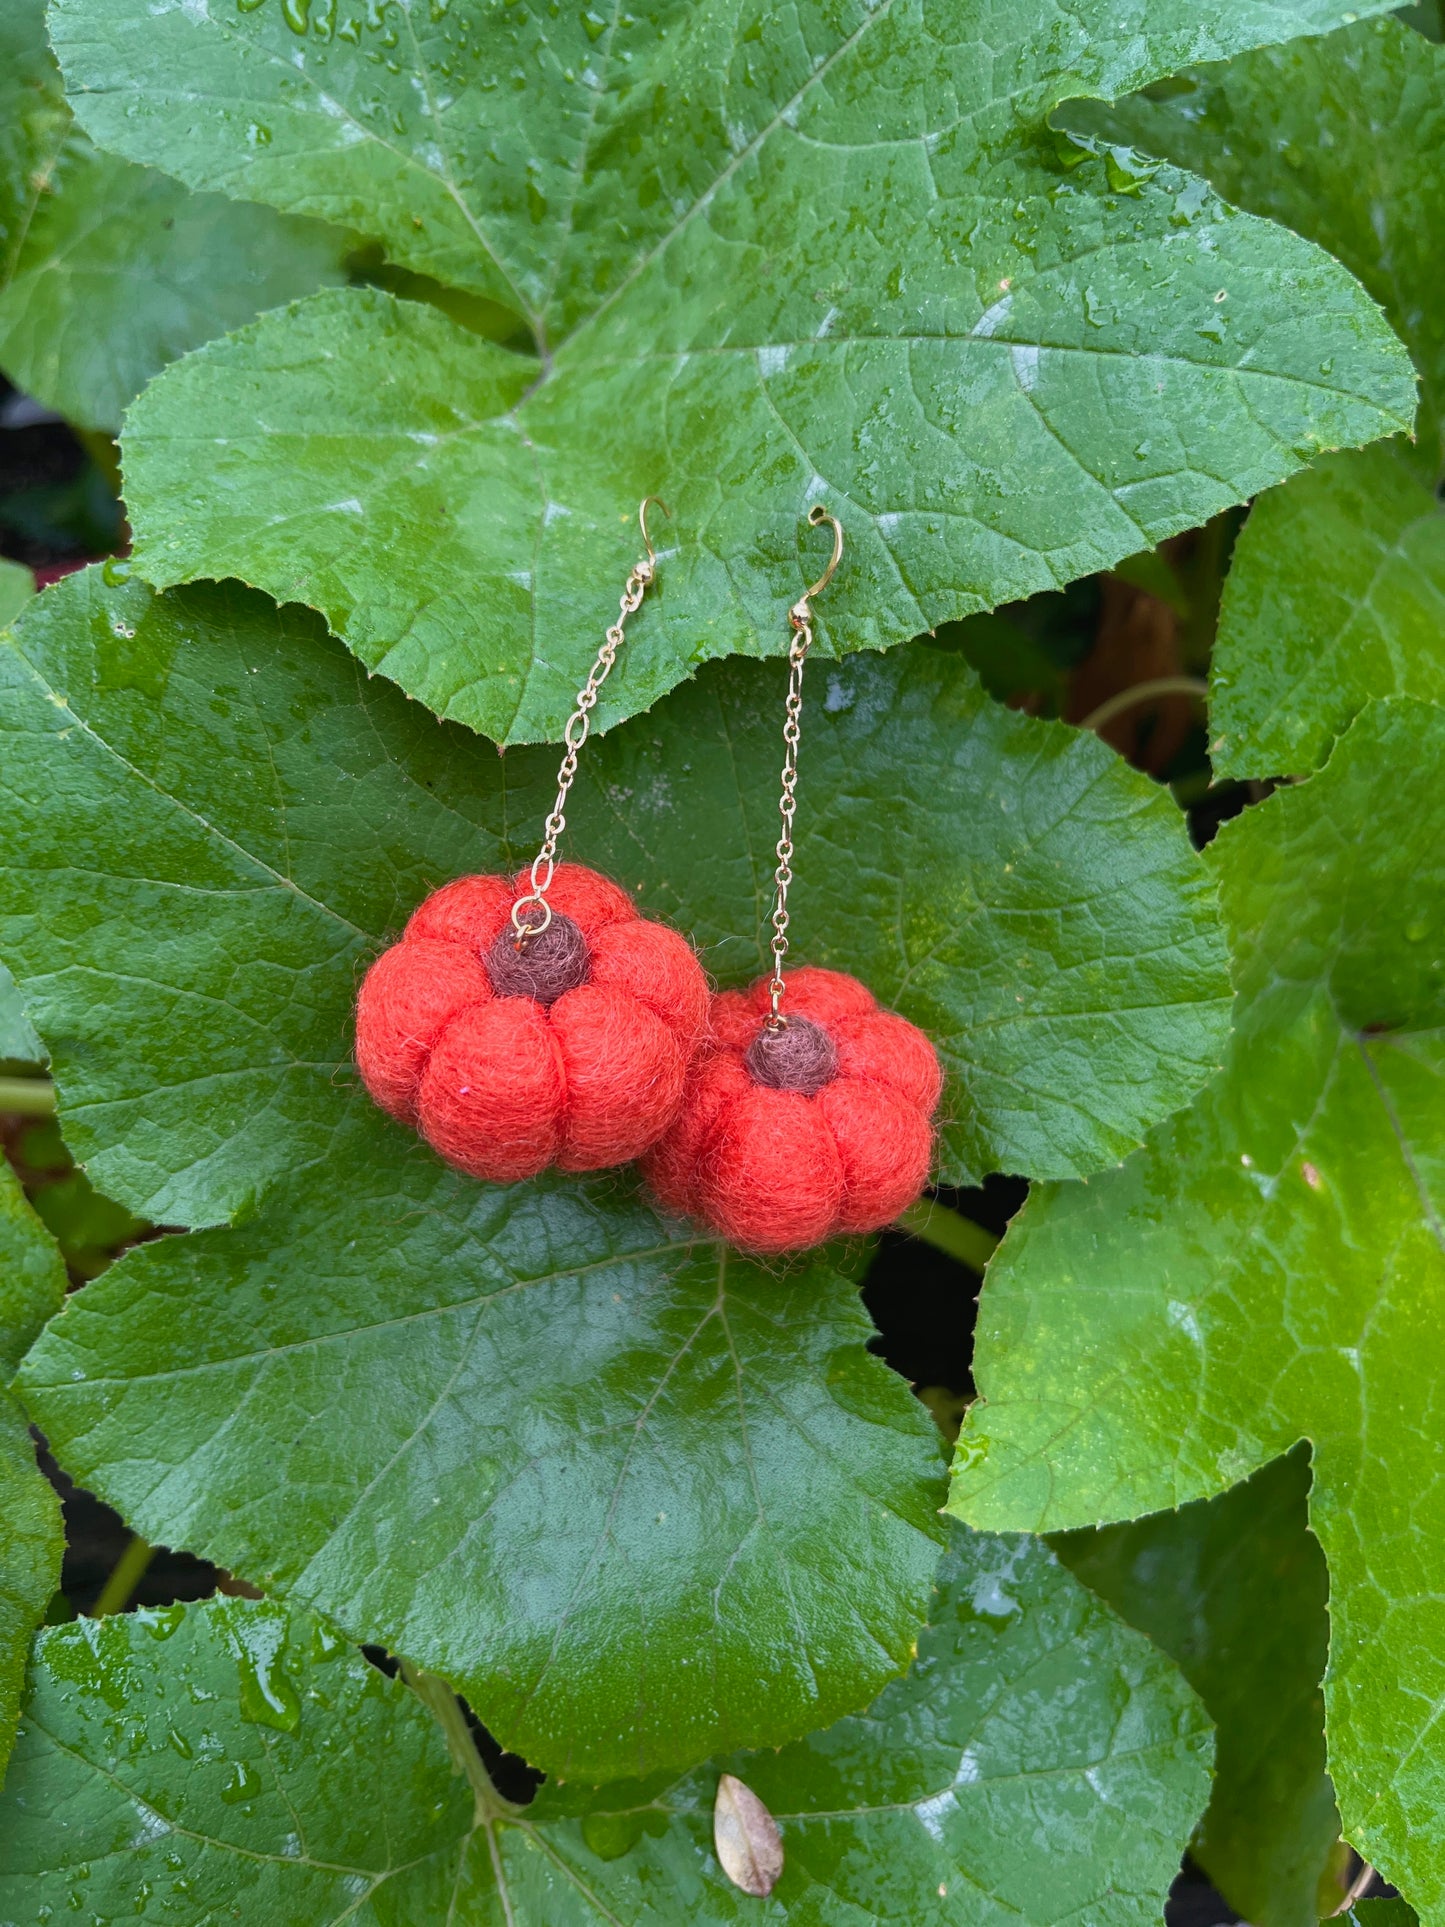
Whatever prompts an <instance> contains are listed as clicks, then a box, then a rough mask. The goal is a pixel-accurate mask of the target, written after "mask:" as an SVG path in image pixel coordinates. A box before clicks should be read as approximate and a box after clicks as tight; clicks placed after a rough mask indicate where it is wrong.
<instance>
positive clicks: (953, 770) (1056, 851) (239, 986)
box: [0, 570, 1229, 1224]
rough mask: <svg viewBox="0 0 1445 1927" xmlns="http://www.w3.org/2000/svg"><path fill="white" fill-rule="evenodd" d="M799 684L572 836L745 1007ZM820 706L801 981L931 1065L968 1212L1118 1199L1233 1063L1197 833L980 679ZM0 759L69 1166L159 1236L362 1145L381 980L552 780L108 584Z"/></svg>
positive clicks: (72, 599)
mask: <svg viewBox="0 0 1445 1927" xmlns="http://www.w3.org/2000/svg"><path fill="white" fill-rule="evenodd" d="M112 574H114V571H113V570H112ZM781 673H782V670H781V665H775V666H771V667H767V668H764V667H760V666H745V665H733V666H730V667H726V668H725V667H723V666H722V665H718V666H716V667H715V668H714V669H713V670H712V671H710V673H709V675H708V676H707V677H705V678H704V679H703V680H702V681H701V682H700V683H699V684H698V685H697V687H696V688H694V689H690V690H686V691H681V692H679V693H678V695H677V696H676V697H675V698H673V699H672V701H670V702H669V703H668V705H667V706H666V707H665V708H664V709H663V710H661V711H659V712H658V714H657V715H656V716H655V717H651V718H648V719H646V720H645V721H639V722H638V723H637V724H635V725H634V726H633V727H632V728H630V729H627V730H624V731H620V732H617V733H616V734H615V735H613V736H612V737H610V738H608V739H605V740H604V741H602V742H600V743H598V744H596V745H594V746H593V748H592V750H591V751H590V752H589V756H588V758H587V761H586V765H585V767H586V771H587V773H586V775H584V777H583V778H582V780H581V782H580V783H579V788H578V791H577V792H576V793H575V804H574V807H573V808H572V810H571V815H572V820H573V828H572V832H571V841H570V843H569V850H570V851H571V852H572V853H573V854H575V855H577V856H578V857H580V858H583V859H584V860H587V861H592V862H596V863H600V864H601V865H602V866H603V867H605V868H609V869H611V871H612V872H613V873H614V874H616V875H617V876H618V877H619V879H620V880H621V881H623V882H624V883H627V884H629V885H632V886H635V887H639V888H640V889H641V891H642V896H643V900H644V902H645V903H646V904H647V905H648V906H649V908H651V909H652V910H654V911H656V912H660V913H662V914H665V915H668V916H671V917H673V918H675V920H676V921H677V922H678V923H679V924H680V925H681V927H682V928H683V929H684V930H686V931H688V932H689V933H690V934H693V935H694V936H695V937H696V938H697V939H698V940H699V941H700V942H701V943H702V944H703V945H704V947H705V955H706V958H707V960H708V962H709V963H711V964H714V965H715V966H716V968H717V969H718V971H719V973H720V974H721V975H723V976H724V977H726V978H728V979H729V980H737V979H739V978H743V977H746V976H749V975H752V974H755V973H756V972H757V971H759V970H760V969H761V968H762V967H763V961H764V957H763V952H762V950H761V948H760V931H761V927H762V924H763V921H764V916H765V905H766V902H767V898H768V892H769V890H770V888H771V882H770V879H771V868H772V863H773V861H774V858H773V855H772V845H773V844H774V843H775V841H776V838H777V829H776V814H775V812H776V807H777V805H776V797H777V782H778V776H777V771H778V765H779V761H780V756H781V743H780V734H779V731H780V722H779V719H780V717H781V714H782V696H783V687H782V682H781V680H780V677H781ZM810 696H811V700H810V704H809V708H808V711H807V716H806V720H805V729H806V737H807V750H806V757H807V770H808V775H807V783H806V788H805V791H804V802H803V805H802V808H801V812H800V816H799V840H798V852H799V854H798V859H797V864H796V868H797V871H798V878H799V881H798V886H797V892H796V896H795V899H794V915H795V923H794V935H795V941H796V943H797V946H798V949H797V955H798V956H799V957H800V958H801V957H802V956H803V955H804V954H806V955H807V956H810V957H811V958H812V959H813V961H815V962H818V963H825V964H830V965H835V966H838V967H841V968H843V969H847V970H852V971H855V972H857V973H859V974H860V975H862V976H864V977H866V978H867V979H868V980H869V981H870V982H871V983H872V984H873V986H874V988H875V990H876V991H877V992H878V994H879V995H880V996H881V997H882V998H884V999H885V1001H888V1002H896V1003H897V1004H898V1006H899V1007H901V1008H902V1009H903V1011H904V1012H905V1014H907V1015H909V1016H911V1017H912V1018H913V1019H914V1020H915V1021H917V1022H918V1023H920V1024H922V1025H923V1026H924V1027H925V1028H926V1029H928V1030H929V1031H930V1032H931V1033H932V1034H933V1035H934V1037H935V1038H936V1040H937V1042H938V1044H939V1046H940V1048H941V1050H942V1051H943V1054H944V1057H945V1059H946V1060H947V1063H948V1066H949V1069H950V1071H951V1072H952V1079H951V1082H950V1086H949V1090H948V1093H947V1094H946V1098H945V1110H946V1116H947V1119H948V1122H947V1125H946V1131H945V1137H944V1151H943V1160H942V1161H943V1168H944V1170H945V1172H946V1173H947V1174H948V1175H949V1176H951V1177H954V1178H960V1179H962V1178H970V1177H978V1176H981V1175H982V1174H983V1173H984V1172H986V1171H988V1170H990V1169H994V1168H997V1167H998V1166H999V1165H1003V1166H1005V1167H1006V1168H1009V1169H1012V1170H1020V1171H1024V1172H1026V1173H1029V1174H1031V1175H1040V1174H1042V1175H1075V1174H1077V1173H1082V1172H1085V1171H1089V1170H1095V1169H1098V1168H1099V1167H1101V1166H1103V1165H1107V1164H1110V1163H1113V1162H1116V1161H1117V1160H1118V1158H1120V1157H1121V1156H1123V1155H1124V1153H1125V1152H1126V1151H1128V1150H1129V1149H1131V1148H1132V1147H1133V1146H1135V1145H1136V1144H1138V1143H1139V1141H1140V1139H1141V1137H1142V1135H1143V1132H1144V1130H1145V1129H1146V1128H1147V1126H1148V1125H1149V1124H1150V1123H1152V1122H1153V1121H1154V1120H1155V1119H1156V1118H1157V1117H1159V1116H1161V1115H1162V1114H1164V1113H1165V1112H1166V1111H1168V1110H1170V1109H1172V1108H1174V1107H1175V1106H1177V1105H1178V1104H1180V1103H1182V1102H1184V1101H1185V1100H1186V1099H1187V1098H1188V1097H1189V1096H1191V1095H1192V1094H1193V1092H1194V1091H1195V1090H1196V1089H1197V1088H1198V1086H1199V1084H1200V1083H1201V1082H1202V1080H1203V1078H1204V1077H1205V1076H1207V1075H1208V1073H1209V1071H1210V1070H1211V1069H1212V1068H1213V1066H1214V1065H1215V1064H1216V1063H1217V1062H1218V1060H1219V1054H1220V1052H1221V1050H1222V1048H1223V1044H1224V1040H1225V1036H1226V1032H1227V1026H1228V1016H1229V1003H1228V985H1227V981H1226V978H1225V973H1224V960H1223V946H1222V940H1221V937H1220V934H1219V929H1218V920H1217V908H1216V905H1215V902H1214V893H1213V887H1212V884H1211V883H1210V881H1209V879H1208V877H1207V875H1206V873H1205V870H1204V866H1203V864H1202V863H1201V862H1200V860H1199V859H1198V858H1197V857H1196V856H1195V854H1194V853H1193V851H1192V850H1191V849H1190V847H1189V844H1188V840H1187V837H1186V835H1185V830H1184V825H1183V821H1182V819H1181V818H1180V817H1179V816H1178V814H1177V813H1176V812H1175V810H1174V809H1173V807H1172V805H1171V804H1170V802H1169V800H1168V798H1167V797H1166V796H1164V795H1163V794H1162V793H1161V792H1159V791H1158V790H1157V789H1156V788H1155V786H1154V785H1152V784H1150V783H1148V782H1147V781H1146V780H1145V779H1144V778H1143V777H1141V776H1139V775H1137V774H1136V773H1135V772H1133V771H1130V770H1128V769H1126V768H1125V767H1124V766H1123V765H1121V764H1120V763H1119V762H1118V760H1117V759H1116V758H1114V757H1113V756H1111V755H1110V754H1109V752H1108V751H1107V750H1105V749H1104V748H1103V747H1102V745H1100V744H1099V743H1097V742H1096V741H1095V740H1094V739H1093V738H1092V737H1088V736H1081V735H1080V734H1079V733H1078V732H1075V731H1072V730H1067V729H1065V728H1063V727H1062V726H1061V725H1058V724H1045V723H1039V722H1035V721H1032V720H1030V719H1028V718H1025V717H1019V716H1014V715H1011V714H1009V713H1007V712H1005V711H1003V710H1002V709H1000V708H998V707H997V706H996V705H994V704H993V703H992V702H990V701H989V700H988V699H987V698H986V697H984V696H983V695H982V693H981V692H980V690H979V688H978V685H977V682H976V681H975V679H974V677H973V675H972V673H971V672H970V671H969V669H968V668H967V666H966V665H965V664H964V663H962V662H961V661H960V660H959V659H958V658H957V657H956V656H951V655H948V654H945V653H943V652H939V651H933V650H928V649H914V650H904V651H900V652H896V653H895V654H894V655H893V656H891V657H889V658H886V659H883V660H874V659H870V658H857V659H854V660H853V661H851V662H849V663H848V664H846V665H843V666H840V667H837V668H827V669H824V668H822V667H821V666H820V667H819V669H817V670H815V671H814V674H813V677H812V680H811V683H810ZM0 728H3V729H4V730H5V732H6V735H5V753H4V764H3V769H4V776H3V794H0V834H3V847H4V849H5V850H6V852H7V854H8V857H9V879H8V883H7V891H6V898H5V903H4V909H3V914H0V955H6V956H8V957H9V958H10V960H11V962H12V965H13V966H14V968H15V970H16V971H17V973H18V974H19V975H20V977H21V979H22V981H23V983H24V986H25V995H26V999H27V1003H28V1005H29V1008H30V1009H31V1011H32V1012H33V1014H34V1016H35V1020H36V1023H37V1025H38V1027H39V1029H40V1031H41V1034H42V1036H43V1037H44V1038H45V1040H46V1042H47V1044H48V1046H49V1048H50V1050H51V1053H52V1056H53V1059H54V1063H55V1070H56V1077H57V1082H58V1088H59V1092H60V1096H61V1102H62V1113H63V1116H64V1119H65V1126H66V1133H67V1137H68V1140H69V1142H70V1143H71V1145H72V1146H73V1148H74V1150H75V1154H76V1156H77V1158H78V1159H79V1160H80V1161H81V1162H82V1163H83V1164H84V1165H85V1166H86V1169H87V1171H88V1173H89V1176H90V1178H91V1180H92V1182H93V1183H94V1184H95V1185H96V1186H97V1188H98V1189H100V1190H101V1191H103V1192H104V1193H106V1195H107V1196H110V1197H113V1198H115V1199H117V1200H118V1201H119V1202H121V1203H123V1204H125V1205H127V1206H128V1207H129V1208H130V1209H131V1210H133V1211H135V1212H136V1213H137V1214H138V1215H141V1216H144V1217H148V1218H150V1219H151V1220H152V1221H155V1222H159V1223H170V1224H196V1223H208V1222H209V1223H215V1222H218V1221H220V1220H222V1219H225V1218H228V1217H232V1216H235V1215H237V1214H244V1212H246V1211H248V1210H250V1209H252V1208H253V1207H254V1204H255V1202H256V1200H257V1199H258V1198H259V1197H260V1196H261V1195H262V1194H263V1193H264V1191H265V1189H266V1187H267V1185H269V1184H270V1183H272V1182H273V1181H274V1180H275V1179H276V1178H278V1176H280V1174H282V1173H284V1172H287V1171H289V1170H291V1169H292V1168H294V1167H296V1166H298V1165H305V1164H311V1163H315V1162H316V1161H317V1160H322V1161H323V1162H324V1160H326V1159H327V1158H328V1157H329V1156H330V1154H331V1147H332V1141H333V1137H334V1134H335V1133H336V1131H337V1129H338V1128H339V1123H340V1120H341V1119H343V1118H344V1117H346V1116H349V1115H351V1114H352V1113H354V1112H355V1111H356V1110H357V1108H358V1107H359V1108H360V1109H362V1110H366V1109H369V1104H368V1101H367V1100H366V1098H365V1097H364V1095H363V1094H362V1093H361V1092H360V1089H359V1087H358V1085H357V1083H356V1080H355V1075H354V1072H353V1071H352V1069H351V1065H350V1057H351V1006H352V1000H353V998H354V995H355V986H356V980H357V976H358V973H359V971H360V970H361V968H362V966H363V964H364V962H365V961H366V960H367V958H368V957H369V956H370V954H371V953H372V952H373V951H374V950H375V949H376V948H378V947H379V946H380V944H381V943H382V942H383V941H384V940H385V939H386V937H387V936H388V935H389V934H390V933H393V932H395V931H396V930H397V929H398V928H399V926H400V925H401V923H402V922H403V921H404V920H405V918H406V917H407V916H408V915H409V914H410V912H411V910H412V909H413V908H414V907H415V905H416V904H417V903H418V902H420V900H421V899H422V897H424V896H425V895H426V893H427V892H428V890H430V889H433V888H435V887H436V885H437V884H439V883H442V882H444V881H446V880H447V878H449V877H451V876H455V875H458V874H464V873H465V872H467V871H472V870H486V869H500V868H505V867H507V866H508V865H512V866H515V865H517V864H519V863H521V862H522V861H525V860H526V858H527V857H529V856H530V855H531V854H532V853H533V851H534V850H535V847H536V839H537V838H539V836H540V831H541V821H542V818H543V816H544V814H545V812H546V810H547V809H548V808H550V806H551V802H552V798H553V795H554V793H555V791H554V784H555V752H553V751H528V752H516V753H510V754H509V755H508V756H507V758H506V759H505V764H504V763H503V762H502V761H501V760H499V759H498V758H497V757H496V756H494V755H493V754H492V753H491V752H490V751H488V750H486V749H484V748H481V747H480V746H479V745H478V743H477V741H476V738H475V737H471V736H468V735H467V734H466V733H465V732H463V731H460V730H455V729H450V728H445V727H438V726H437V725H435V724H434V723H433V722H432V721H431V719H430V718H428V717H427V716H426V715H425V714H424V713H423V712H421V711H419V710H418V709H416V708H415V707H414V706H412V705H410V704H408V703H406V702H404V701H403V700H402V699H401V698H399V697H398V696H396V695H395V694H394V693H393V692H391V691H389V690H386V689H384V688H368V687H367V685H366V683H365V681H364V679H363V678H362V676H361V674H360V672H359V671H358V670H357V668H356V666H355V664H354V663H353V662H351V661H349V660H348V658H347V657H346V655H345V654H344V652H343V651H342V650H341V649H339V648H338V647H337V646H335V645H334V644H332V643H331V642H330V641H329V640H328V639H326V638H324V637H323V636H322V635H321V633H320V624H319V623H318V622H317V621H316V620H315V618H314V617H311V616H308V615H306V614H305V613H304V612H303V611H300V610H295V609H291V610H283V611H279V612H278V611H277V610H276V609H274V608H273V607H272V606H271V605H270V604H268V603H266V602H264V601H263V600H262V599H261V598H260V597H259V596H255V595H251V594H247V593H246V592H243V591H239V590H234V589H233V590H219V589H214V588H207V589H193V590H188V591H185V592H182V593H177V594H176V595H173V596H170V597H162V598H156V597H154V596H153V595H152V594H151V592H150V591H149V590H148V589H146V588H145V587H144V586H143V585H142V584H140V583H137V582H131V583H126V584H121V585H119V586H113V585H112V584H108V583H107V582H106V581H105V579H104V575H103V572H102V571H99V570H93V571H91V572H89V573H88V574H85V575H83V576H76V577H72V578H70V579H69V580H68V581H66V582H65V583H62V584H60V585H58V586H57V587H56V588H55V589H53V590H50V591H48V592H47V594H46V595H45V596H44V597H43V598H42V599H41V601H40V602H39V603H38V604H37V605H36V607H35V609H34V610H33V611H32V612H31V613H30V614H29V615H27V617H26V618H25V619H24V620H23V621H22V623H21V624H20V625H19V628H18V630H17V632H16V635H15V638H14V640H13V642H11V643H8V644H0ZM62 768H63V769H64V771H65V776H64V779H63V780H64V784H65V791H66V795H67V797H68V798H69V800H70V808H69V810H68V812H67V814H66V815H65V816H64V817H63V818H61V819H59V820H57V819H56V818H55V817H54V816H53V815H52V814H50V813H49V812H48V811H47V807H46V806H47V804H48V802H49V799H51V798H52V797H53V796H54V794H55V790H56V784H57V782H58V781H59V780H61V779H60V778H59V776H58V774H57V772H58V771H59V770H60V769H62ZM78 824H79V825H83V839H84V847H85V849H86V850H87V852H95V853H97V854H96V855H95V856H93V857H90V856H88V858H87V861H86V862H85V864H84V865H83V866H82V865H77V863H76V861H75V851H76V847H77V843H76V838H77V825H78ZM805 947H806V948H805ZM101 983H103V984H104V985H105V986H106V988H105V992H104V994H103V995H101V994H98V993H97V985H98V984H101Z"/></svg>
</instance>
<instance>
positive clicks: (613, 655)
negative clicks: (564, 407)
mask: <svg viewBox="0 0 1445 1927" xmlns="http://www.w3.org/2000/svg"><path fill="white" fill-rule="evenodd" d="M653 502H657V506H658V507H659V508H660V509H661V510H662V512H663V514H664V515H668V514H669V510H668V507H667V504H666V503H665V502H660V501H658V498H657V497H656V496H655V495H649V496H648V497H647V499H646V500H645V501H644V502H643V504H642V507H641V508H640V509H639V510H638V511H637V519H638V521H639V522H640V523H641V525H642V540H643V542H644V543H645V544H646V547H647V554H646V555H645V556H644V557H643V559H642V561H641V562H639V563H638V564H637V566H636V568H635V569H634V570H633V571H632V573H631V575H629V576H628V578H627V587H626V588H625V589H624V590H623V591H622V599H621V601H620V602H619V604H618V615H617V620H616V622H614V623H613V625H612V627H611V628H610V629H609V630H608V631H607V634H606V636H605V637H604V638H603V642H602V647H601V648H600V649H599V650H598V651H597V660H596V662H594V663H593V665H592V672H591V674H590V675H589V676H588V678H587V680H586V682H585V683H583V685H582V687H581V688H580V689H579V690H578V691H577V703H576V706H575V708H574V709H573V711H572V714H571V715H570V716H569V717H568V718H567V727H566V728H565V729H564V730H563V732H562V741H563V742H564V743H565V744H566V751H565V753H564V755H563V757H562V765H561V768H560V769H559V770H558V771H557V800H556V802H555V803H554V804H553V805H552V814H551V815H550V816H549V817H548V818H547V821H546V822H545V823H544V824H543V825H542V847H541V849H540V850H538V852H537V854H536V856H534V857H533V859H532V874H531V888H530V890H529V891H528V893H527V895H526V896H524V897H519V898H518V899H517V901H516V902H515V903H514V904H513V905H512V928H513V929H514V930H515V931H516V933H517V937H516V944H517V948H518V950H520V949H521V948H522V946H523V944H525V943H526V941H527V939H528V938H529V937H540V936H541V934H542V932H543V931H544V930H545V929H546V928H547V926H548V924H549V923H550V922H551V921H552V906H551V904H550V903H548V901H547V892H548V890H549V889H551V887H552V874H553V872H554V871H555V869H556V867H557V841H558V838H559V837H560V836H561V834H562V832H563V830H565V829H566V827H567V818H566V816H565V815H564V814H563V811H564V809H565V808H566V803H567V792H568V790H570V789H571V787H572V781H573V778H574V777H575V776H576V774H577V758H578V756H579V755H580V754H581V750H582V745H583V744H584V743H585V742H586V741H587V737H588V733H589V732H590V730H591V728H592V712H593V710H594V709H595V708H596V707H597V698H598V695H599V694H600V693H601V689H602V685H603V683H605V682H606V680H607V678H608V677H609V676H610V675H611V673H612V665H613V663H615V662H616V660H617V652H618V650H619V649H620V648H621V647H622V642H623V636H624V625H625V624H626V622H627V618H628V617H629V616H631V615H636V613H637V611H638V610H639V609H640V608H641V607H642V598H643V597H644V596H645V595H646V594H647V585H648V584H649V583H650V582H651V581H652V579H653V577H654V576H655V575H656V573H657V556H656V553H655V551H654V550H653V546H652V543H651V541H650V540H649V538H648V534H647V510H648V507H649V505H650V504H651V503H653ZM533 908H540V910H541V912H542V915H541V917H540V919H536V920H534V919H533V918H532V916H531V915H525V916H524V914H523V912H524V911H530V910H531V909H533Z"/></svg>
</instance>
